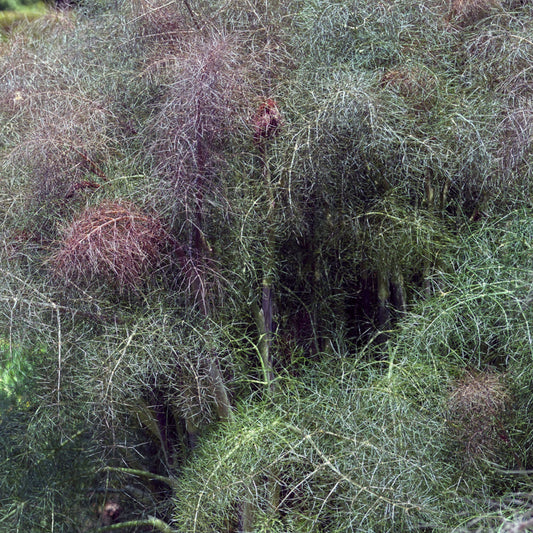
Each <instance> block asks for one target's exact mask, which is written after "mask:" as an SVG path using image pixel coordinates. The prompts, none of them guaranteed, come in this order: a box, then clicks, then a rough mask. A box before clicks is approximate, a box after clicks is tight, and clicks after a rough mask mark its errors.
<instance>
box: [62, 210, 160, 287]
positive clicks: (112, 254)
mask: <svg viewBox="0 0 533 533" xmlns="http://www.w3.org/2000/svg"><path fill="white" fill-rule="evenodd" d="M167 240H168V234H167V233H166V231H165V230H164V228H163V226H162V224H161V222H160V221H159V220H158V219H157V218H156V217H153V216H149V215H146V214H144V213H142V212H141V211H140V210H139V209H137V208H136V207H135V206H134V205H132V204H130V203H125V202H111V201H109V202H104V203H103V204H101V205H99V206H97V207H90V208H88V209H86V210H85V211H84V212H82V213H81V214H80V215H79V216H78V218H76V219H75V220H74V221H73V222H72V223H71V224H70V225H69V226H68V227H67V228H66V230H65V233H64V237H63V240H62V241H61V243H60V247H59V250H58V251H57V252H56V253H55V254H54V256H53V257H52V259H51V266H52V269H53V271H54V273H55V274H56V275H57V276H58V277H60V278H62V279H65V280H67V281H72V282H75V283H79V282H82V283H90V282H93V281H95V280H101V281H105V282H108V283H111V284H112V285H113V286H114V287H115V288H118V289H119V291H121V292H122V291H124V290H127V289H134V288H137V287H139V286H140V285H142V283H143V282H144V281H146V280H147V279H148V277H149V276H150V274H151V272H152V271H153V269H154V268H155V267H156V266H157V265H158V264H159V263H160V261H161V258H162V254H163V250H164V248H165V244H166V242H167Z"/></svg>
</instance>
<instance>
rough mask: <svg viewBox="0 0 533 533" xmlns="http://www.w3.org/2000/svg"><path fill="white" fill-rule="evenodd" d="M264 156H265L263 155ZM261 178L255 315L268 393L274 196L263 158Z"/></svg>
mask: <svg viewBox="0 0 533 533" xmlns="http://www.w3.org/2000/svg"><path fill="white" fill-rule="evenodd" d="M264 155H266V154H264ZM262 165H263V178H264V184H265V188H266V192H267V201H268V207H267V209H268V211H267V229H266V235H265V241H266V251H265V254H264V261H263V280H262V288H261V312H260V313H258V314H257V315H256V322H257V326H258V330H259V355H260V357H261V366H262V368H263V374H264V378H265V384H266V388H267V390H268V392H272V390H273V386H274V366H273V359H272V337H273V333H274V330H273V308H274V288H273V283H274V268H275V260H276V258H275V251H276V234H275V230H274V226H273V220H272V218H273V213H274V194H273V191H272V182H271V178H270V169H269V167H268V162H267V160H266V157H263V160H262Z"/></svg>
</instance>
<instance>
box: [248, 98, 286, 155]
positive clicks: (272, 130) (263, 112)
mask: <svg viewBox="0 0 533 533" xmlns="http://www.w3.org/2000/svg"><path fill="white" fill-rule="evenodd" d="M281 126H282V119H281V113H280V111H279V108H278V104H277V103H276V101H275V100H273V99H272V98H268V99H267V100H266V101H265V102H263V103H262V104H261V105H260V106H259V109H258V110H257V112H256V114H255V116H254V142H255V144H256V145H258V146H262V145H263V143H264V142H265V141H266V140H267V139H271V138H272V137H275V136H276V135H279V132H280V128H281Z"/></svg>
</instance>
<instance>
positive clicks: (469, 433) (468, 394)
mask: <svg viewBox="0 0 533 533" xmlns="http://www.w3.org/2000/svg"><path fill="white" fill-rule="evenodd" d="M510 403H511V395H510V392H509V390H508V387H507V385H506V382H505V376H504V375H503V374H501V373H498V372H495V371H483V372H477V371H475V372H467V373H466V374H465V375H464V376H463V377H462V378H461V379H459V380H458V381H457V382H455V383H454V384H453V386H452V388H451V391H450V394H449V396H448V405H447V408H448V423H449V428H450V430H451V433H452V436H453V437H454V439H455V440H456V441H457V442H458V443H459V444H460V446H461V448H462V452H463V453H464V454H465V459H466V460H472V459H475V458H478V457H480V456H482V455H489V456H490V455H494V454H496V453H497V452H498V451H499V450H501V449H502V447H503V446H504V445H506V444H508V442H509V437H508V434H507V431H506V429H505V423H506V421H507V419H508V414H509V408H510Z"/></svg>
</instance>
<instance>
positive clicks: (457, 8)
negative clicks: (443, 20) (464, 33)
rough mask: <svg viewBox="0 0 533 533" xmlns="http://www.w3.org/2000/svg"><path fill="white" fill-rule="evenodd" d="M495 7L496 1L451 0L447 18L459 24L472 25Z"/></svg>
mask: <svg viewBox="0 0 533 533" xmlns="http://www.w3.org/2000/svg"><path fill="white" fill-rule="evenodd" d="M497 5H498V1H497V0H451V2H450V12H449V18H450V20H451V21H455V22H458V23H459V24H473V23H474V22H477V21H478V20H480V19H481V18H483V17H485V16H487V15H488V14H489V12H490V10H491V9H493V8H494V7H496V6H497Z"/></svg>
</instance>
